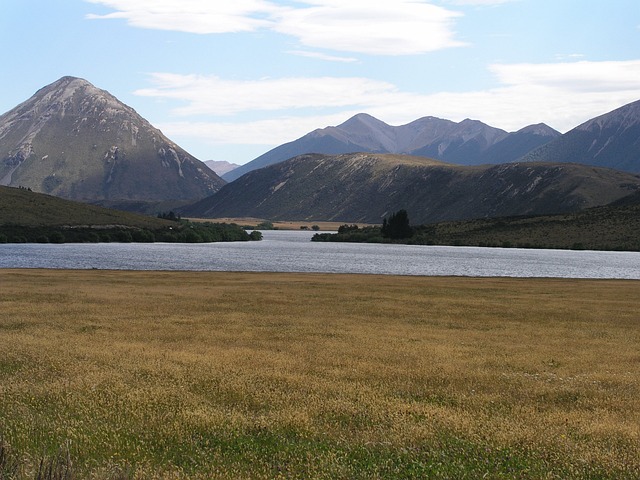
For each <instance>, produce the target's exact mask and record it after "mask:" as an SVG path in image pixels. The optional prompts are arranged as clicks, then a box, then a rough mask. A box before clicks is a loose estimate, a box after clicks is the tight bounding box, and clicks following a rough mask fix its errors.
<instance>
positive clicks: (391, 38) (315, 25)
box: [274, 0, 463, 55]
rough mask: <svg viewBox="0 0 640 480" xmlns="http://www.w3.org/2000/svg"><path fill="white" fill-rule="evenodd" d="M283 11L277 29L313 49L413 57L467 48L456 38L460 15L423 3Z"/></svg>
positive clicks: (333, 3)
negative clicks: (452, 48) (455, 31)
mask: <svg viewBox="0 0 640 480" xmlns="http://www.w3.org/2000/svg"><path fill="white" fill-rule="evenodd" d="M305 3H308V4H310V5H311V6H309V7H306V8H295V9H287V10H282V11H280V12H279V13H278V14H277V21H276V22H275V25H274V29H275V30H276V31H278V32H280V33H284V34H287V35H292V36H294V37H296V38H298V39H299V41H300V42H301V43H302V44H303V45H306V46H308V47H316V48H326V49H331V50H337V51H345V52H358V53H365V54H372V55H412V54H421V53H425V52H431V51H435V50H441V49H444V48H450V47H458V46H462V45H463V43H461V42H458V41H456V40H455V39H454V38H453V37H454V34H453V20H454V19H455V18H457V17H459V16H460V14H459V13H456V12H452V11H450V10H447V9H445V8H442V7H438V6H435V5H432V4H429V3H426V2H424V1H418V0H393V1H391V0H386V1H377V2H371V1H362V0H350V1H344V0H342V1H340V0H324V1H315V2H311V1H308V2H305Z"/></svg>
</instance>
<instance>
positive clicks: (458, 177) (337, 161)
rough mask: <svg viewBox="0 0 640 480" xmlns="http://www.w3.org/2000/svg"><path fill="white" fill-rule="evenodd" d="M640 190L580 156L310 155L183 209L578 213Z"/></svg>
mask: <svg viewBox="0 0 640 480" xmlns="http://www.w3.org/2000/svg"><path fill="white" fill-rule="evenodd" d="M638 190H640V176H639V175H634V174H631V173H626V172H619V171H616V170H612V169H605V168H596V167H591V166H584V165H577V164H548V163H526V162H525V163H507V164H500V165H479V166H462V165H454V164H448V163H444V162H441V161H437V160H430V159H427V158H424V157H415V156H407V155H393V154H375V153H356V154H340V155H323V154H306V155H300V156H298V157H294V158H292V159H290V160H286V161H284V162H280V163H277V164H274V165H270V166H268V167H264V168H261V169H258V170H254V171H251V172H249V173H247V174H245V175H243V176H242V177H241V178H239V179H238V180H235V181H234V182H232V183H229V184H227V185H225V186H224V187H222V188H221V189H220V191H219V192H217V193H216V194H215V195H213V196H211V197H209V198H206V199H204V200H201V201H199V202H197V203H195V204H193V205H191V206H189V207H186V208H185V209H183V210H182V213H183V216H194V217H209V218H219V217H220V218H221V217H256V218H268V219H271V220H281V219H295V220H304V221H321V220H327V221H344V222H365V223H380V222H381V221H382V219H383V218H384V217H385V216H387V215H390V214H391V213H393V212H395V211H397V210H400V209H405V210H407V212H408V213H409V216H410V218H411V220H412V221H413V222H417V223H431V222H439V221H444V220H462V219H471V218H483V217H502V216H510V215H531V214H549V213H561V212H572V211H578V210H582V209H585V208H589V207H593V206H597V205H605V204H608V203H611V202H613V201H615V200H618V199H620V198H622V197H625V196H627V195H629V194H631V193H633V192H635V191H638Z"/></svg>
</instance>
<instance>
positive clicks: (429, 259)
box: [0, 231, 640, 279]
mask: <svg viewBox="0 0 640 480" xmlns="http://www.w3.org/2000/svg"><path fill="white" fill-rule="evenodd" d="M263 234H264V240H262V241H261V242H233V243H209V244H175V243H171V244H167V243H154V244H136V243H100V244H64V245H50V244H3V245H0V268H70V269H90V268H98V269H114V270H194V271H201V270H202V271H204V270H207V271H256V272H322V273H378V274H398V275H455V276H479V277H562V278H627V279H640V253H639V252H594V251H569V250H527V249H517V248H513V249H511V248H509V249H505V248H476V247H439V246H412V245H375V244H354V243H315V242H311V241H310V239H311V237H312V236H313V232H306V231H265V232H263Z"/></svg>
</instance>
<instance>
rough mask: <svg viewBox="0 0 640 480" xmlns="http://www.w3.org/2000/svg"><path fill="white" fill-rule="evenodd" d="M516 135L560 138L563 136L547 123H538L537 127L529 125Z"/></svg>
mask: <svg viewBox="0 0 640 480" xmlns="http://www.w3.org/2000/svg"><path fill="white" fill-rule="evenodd" d="M516 133H529V134H532V135H544V136H549V137H559V136H560V135H561V133H560V132H558V131H557V130H554V129H553V128H551V127H550V126H549V125H547V124H545V123H536V124H535V125H528V126H526V127H524V128H521V129H520V130H518V131H517V132H516Z"/></svg>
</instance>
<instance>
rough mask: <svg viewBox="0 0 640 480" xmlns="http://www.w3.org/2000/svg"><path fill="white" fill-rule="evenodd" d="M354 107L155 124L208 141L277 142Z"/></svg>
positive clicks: (339, 116) (326, 122) (334, 122)
mask: <svg viewBox="0 0 640 480" xmlns="http://www.w3.org/2000/svg"><path fill="white" fill-rule="evenodd" d="M356 113H358V112H356V111H354V112H348V113H346V115H347V117H345V112H340V113H337V114H333V115H313V116H310V117H290V116H281V117H275V118H270V119H268V120H257V121H249V122H242V123H232V122H169V123H159V124H158V125H156V126H157V127H158V128H160V130H162V131H163V132H164V133H166V134H168V135H169V136H170V137H171V136H181V137H196V138H201V139H205V140H206V141H208V142H209V143H211V144H244V145H278V144H281V143H286V142H288V141H291V140H295V139H296V138H299V137H301V136H303V135H305V134H306V133H309V132H310V131H312V130H315V129H316V128H322V127H325V126H329V125H337V124H339V123H342V122H344V121H345V120H346V119H347V118H348V117H350V116H353V115H355V114H356Z"/></svg>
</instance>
